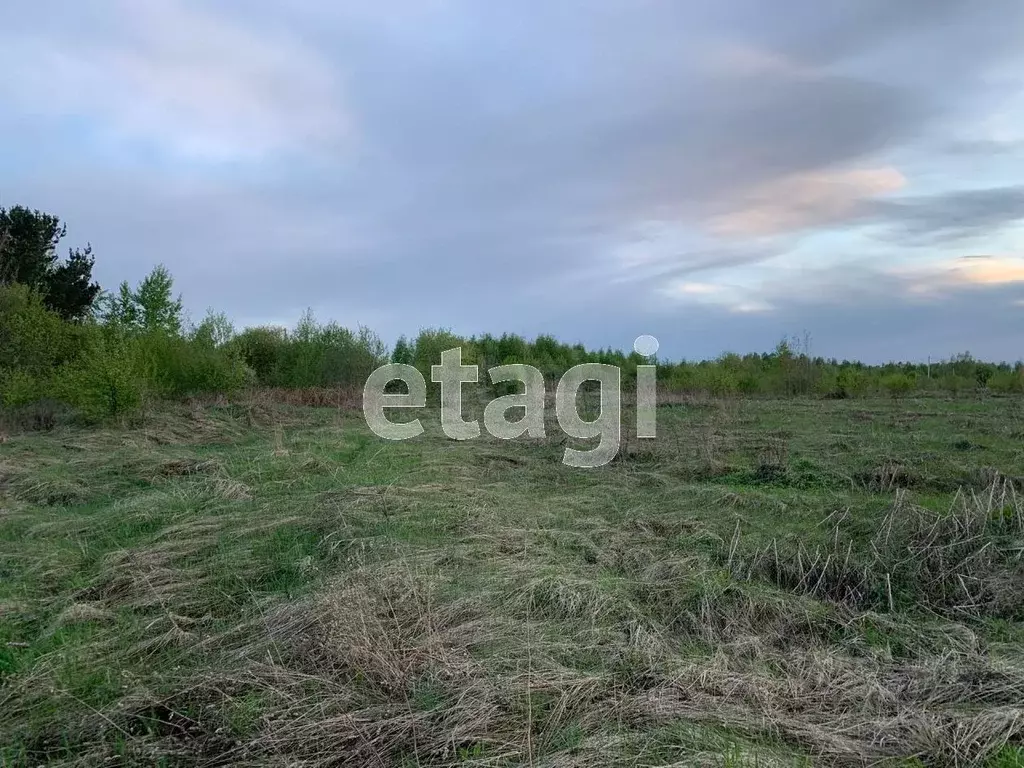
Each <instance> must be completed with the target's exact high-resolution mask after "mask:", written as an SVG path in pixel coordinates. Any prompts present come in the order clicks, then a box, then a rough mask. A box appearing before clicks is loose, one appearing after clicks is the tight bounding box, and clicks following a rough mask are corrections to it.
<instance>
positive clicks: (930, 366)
mask: <svg viewBox="0 0 1024 768" xmlns="http://www.w3.org/2000/svg"><path fill="white" fill-rule="evenodd" d="M931 377H932V356H931V355H928V378H929V379H930V378H931Z"/></svg>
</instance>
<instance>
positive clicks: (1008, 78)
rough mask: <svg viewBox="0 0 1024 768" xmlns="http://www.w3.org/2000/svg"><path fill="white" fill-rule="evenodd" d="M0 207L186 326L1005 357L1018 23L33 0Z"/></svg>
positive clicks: (1019, 258) (807, 5) (994, 0)
mask: <svg viewBox="0 0 1024 768" xmlns="http://www.w3.org/2000/svg"><path fill="white" fill-rule="evenodd" d="M0 140H2V144H0V146H2V147H3V149H2V151H0V205H4V206H9V205H12V204H16V203H20V204H24V205H28V206H30V207H34V208H41V209H44V210H48V211H51V212H53V213H56V214H58V215H60V216H61V217H62V218H63V219H64V220H65V221H66V222H67V224H68V233H69V238H68V244H84V243H85V242H86V241H91V243H92V245H93V247H94V249H95V252H96V254H97V266H96V272H97V277H98V279H99V280H100V282H101V283H102V284H103V285H104V286H105V287H114V286H115V285H116V284H117V283H118V282H119V281H120V280H122V279H128V280H130V281H132V282H135V281H137V280H138V279H139V278H141V277H142V276H143V275H144V274H145V273H146V272H148V271H149V270H150V268H151V267H152V266H153V265H154V264H156V263H158V262H163V263H165V264H166V265H167V266H168V267H169V268H170V269H171V271H172V273H173V274H174V275H175V277H176V279H177V285H178V287H179V288H180V290H181V291H182V293H183V294H184V298H185V303H186V306H187V307H188V308H189V310H190V312H191V313H192V315H193V317H195V318H196V319H198V318H200V317H201V316H202V315H203V314H204V312H205V310H206V308H207V307H211V306H212V307H215V308H217V309H219V310H223V311H226V312H227V313H228V314H229V315H230V316H231V317H232V318H233V319H234V320H235V321H236V322H237V323H238V324H254V323H283V324H288V325H291V324H293V323H294V321H295V320H296V319H297V318H298V316H299V315H300V313H301V312H302V311H303V310H304V309H305V308H306V307H312V308H313V309H314V311H315V312H316V314H317V315H318V316H319V317H320V318H322V319H328V318H333V319H336V320H338V321H340V322H342V323H344V324H348V325H354V324H356V323H363V324H366V325H369V326H371V327H372V328H374V329H375V330H377V332H378V333H379V334H380V335H381V336H382V337H383V338H384V339H385V340H387V341H389V342H390V341H393V340H394V338H395V337H397V335H398V334H399V333H407V334H415V333H416V331H417V330H418V329H419V328H420V327H425V326H446V327H450V328H452V329H453V330H455V331H457V332H460V333H465V334H473V333H483V332H492V333H500V332H502V331H514V332H518V333H522V334H524V335H527V336H533V335H536V334H538V333H542V332H547V333H553V334H555V335H556V336H558V337H560V338H562V339H564V340H566V341H570V342H575V341H583V342H585V343H587V344H589V345H601V346H605V345H611V346H616V347H620V348H628V347H629V346H630V344H631V343H632V340H633V339H634V338H635V337H636V336H638V335H640V334H644V333H649V334H653V335H655V336H657V337H658V338H659V339H660V340H661V345H662V347H661V349H662V353H663V354H664V355H667V356H669V357H686V358H695V357H706V356H714V355H717V354H719V353H721V352H723V351H725V350H734V351H739V352H746V351H761V350H765V349H768V348H770V347H772V346H773V345H774V344H775V342H777V341H778V340H779V338H781V337H782V336H784V335H794V334H797V335H803V333H804V331H806V332H807V333H809V334H810V337H811V341H812V351H813V352H814V353H816V354H822V355H826V356H833V355H835V356H838V357H859V358H862V359H866V360H869V361H879V360H888V359H897V358H899V359H906V358H913V359H924V358H925V357H927V356H929V355H931V356H932V357H933V358H935V357H942V356H947V355H950V354H953V353H956V352H959V351H963V350H970V351H971V352H973V353H975V354H976V355H979V356H983V357H988V358H998V359H1010V360H1016V359H1018V358H1022V357H1024V3H1022V2H1021V0H778V1H777V2H765V1H764V0H714V2H698V1H697V0H694V2H683V1H682V0H552V1H551V2H539V1H538V2H532V1H528V0H524V1H522V2H505V3H500V2H486V1H484V0H422V2H401V1H396V2H394V3H381V2H370V1H369V0H350V1H349V2H339V1H338V0H204V2H199V1H198V0H78V2H76V3H74V4H71V3H67V2H66V0H60V1H58V0H35V2H31V3H29V2H22V3H5V4H4V9H3V12H2V20H0Z"/></svg>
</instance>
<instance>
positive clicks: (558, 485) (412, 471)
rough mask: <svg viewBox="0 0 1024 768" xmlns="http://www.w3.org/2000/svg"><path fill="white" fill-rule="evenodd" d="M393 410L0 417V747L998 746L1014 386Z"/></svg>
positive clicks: (757, 755) (95, 750)
mask: <svg viewBox="0 0 1024 768" xmlns="http://www.w3.org/2000/svg"><path fill="white" fill-rule="evenodd" d="M424 421H425V426H426V427H427V429H428V432H427V434H425V435H423V436H421V437H420V438H418V439H414V440H410V441H406V442H402V443H389V442H385V441H382V440H379V439H378V438H376V437H374V436H373V435H371V434H370V433H369V431H368V430H367V428H366V426H365V424H364V422H363V419H362V415H361V414H360V413H359V412H358V411H349V410H338V409H335V408H307V407H298V406H285V405H281V404H273V403H270V402H268V401H258V400H253V401H240V402H237V403H230V404H209V403H208V404H202V405H194V406H184V405H182V406H166V407H161V408H160V409H158V410H156V411H154V412H152V413H150V414H149V415H148V416H147V418H146V419H145V421H144V422H142V423H141V424H138V425H135V426H128V427H117V428H105V429H95V428H91V429H86V428H77V427H59V428H57V429H55V430H53V431H50V432H40V433H25V434H12V435H11V436H10V437H9V438H8V439H7V440H6V441H5V442H3V443H2V444H0V510H2V512H0V764H3V765H12V766H13V765H25V766H35V765H40V764H44V763H51V764H58V765H82V766H87V765H88V766H92V765H164V766H201V765H202V766H213V765H249V766H256V765H263V766H277V765H289V766H334V765H337V766H349V765H352V766H362V765H366V766H392V765H394V766H455V765H459V766H463V765H465V766H472V765H476V766H513V765H530V766H604V765H609V766H619V765H621V766H666V765H710V766H754V765H757V766H775V765H779V766H798V765H812V764H813V765H818V764H822V765H829V764H851V765H859V764H864V763H883V764H893V765H922V764H923V765H943V766H944V765H950V766H952V765H979V764H980V765H990V766H995V767H998V768H1009V766H1018V765H1024V748H1022V746H1021V745H1024V741H1022V737H1024V562H1022V551H1024V402H1022V401H1021V400H1020V399H1013V398H994V397H986V398H963V399H956V400H951V399H942V398H938V397H935V398H921V399H908V400H903V401H899V400H891V399H874V400H834V401H833V400H812V399H796V400H768V399H766V400H755V399H745V400H744V399H740V400H721V401H718V400H692V401H684V402H679V403H677V404H672V405H663V406H662V407H660V408H659V412H658V429H659V437H658V438H657V439H656V440H654V441H638V440H636V439H635V438H634V439H626V441H625V443H624V445H623V448H622V451H621V453H620V455H619V457H618V458H617V460H616V461H615V462H613V463H612V464H610V465H608V466H606V467H604V468H601V469H599V470H581V469H574V468H571V467H567V466H564V465H562V463H561V454H562V450H563V448H564V444H565V437H564V436H563V435H562V434H561V433H560V432H559V431H558V429H557V427H556V426H555V425H554V424H553V423H552V428H551V429H550V430H549V431H548V437H547V438H546V439H544V440H539V439H538V440H521V441H515V442H502V441H499V440H495V439H493V438H487V437H483V438H480V439H479V440H475V441H469V442H455V441H450V440H447V439H445V438H444V437H443V436H442V435H441V434H440V430H439V427H438V426H437V424H436V422H437V419H436V414H434V415H433V416H427V417H425V419H424Z"/></svg>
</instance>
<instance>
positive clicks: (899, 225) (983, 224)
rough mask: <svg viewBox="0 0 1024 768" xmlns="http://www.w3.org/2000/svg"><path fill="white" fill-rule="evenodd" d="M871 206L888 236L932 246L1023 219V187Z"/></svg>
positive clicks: (953, 194) (971, 191)
mask: <svg viewBox="0 0 1024 768" xmlns="http://www.w3.org/2000/svg"><path fill="white" fill-rule="evenodd" d="M873 208H874V213H875V214H876V215H877V216H878V219H879V220H880V221H881V222H882V223H883V225H884V226H885V227H886V228H887V232H888V234H890V235H891V236H892V237H895V238H896V239H897V240H900V241H904V242H909V243H915V244H920V245H932V244H935V243H941V242H949V241H958V240H966V239H969V238H973V237H979V236H984V235H990V234H992V233H994V232H997V231H998V230H1000V229H1002V228H1003V227H1005V226H1007V225H1009V224H1012V223H1013V222H1016V221H1020V220H1022V219H1024V186H1015V187H996V188H993V189H971V190H962V191H957V192H950V193H947V194H943V195H933V196H929V197H911V198H902V199H899V200H888V201H880V202H876V203H875V204H874V206H873Z"/></svg>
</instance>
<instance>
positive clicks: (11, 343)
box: [0, 283, 85, 406]
mask: <svg viewBox="0 0 1024 768" xmlns="http://www.w3.org/2000/svg"><path fill="white" fill-rule="evenodd" d="M84 336H85V334H84V329H83V328H81V327H80V326H76V325H73V324H71V323H68V322H65V321H64V320H63V319H61V317H60V315H58V314H57V313H56V312H54V311H52V310H50V309H48V308H47V307H46V305H45V300H44V297H43V296H42V295H41V294H39V293H37V292H36V291H35V290H33V289H31V288H29V287H27V286H24V285H19V284H17V283H15V284H11V285H0V402H2V404H3V405H7V406H12V405H23V404H26V403H29V402H32V401H34V400H38V399H40V398H42V397H46V396H48V395H49V394H50V390H51V383H52V377H53V374H54V372H55V371H56V370H57V369H58V368H59V367H60V366H62V365H64V364H66V363H68V362H69V361H71V360H74V359H76V358H77V357H78V356H79V355H80V354H81V352H82V350H83V348H84V346H85V344H84Z"/></svg>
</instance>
